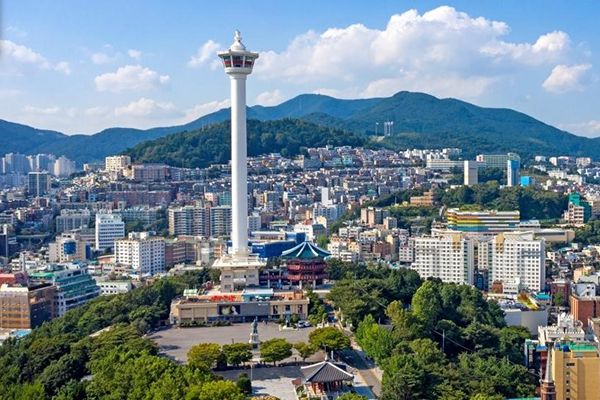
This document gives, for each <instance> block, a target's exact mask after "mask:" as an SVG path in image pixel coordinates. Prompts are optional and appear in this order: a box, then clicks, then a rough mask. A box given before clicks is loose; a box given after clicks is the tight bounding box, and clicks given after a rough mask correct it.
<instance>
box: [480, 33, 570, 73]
mask: <svg viewBox="0 0 600 400" xmlns="http://www.w3.org/2000/svg"><path fill="white" fill-rule="evenodd" d="M570 44H571V40H570V38H569V35H567V34H566V33H565V32H561V31H554V32H550V33H547V34H545V35H542V36H540V37H539V38H538V39H537V40H536V42H535V43H533V44H531V43H508V42H503V41H494V42H492V43H489V44H488V45H486V46H484V47H483V48H482V53H483V54H487V55H489V56H490V57H492V58H495V59H497V60H498V59H502V58H508V59H512V60H513V61H516V62H519V63H522V64H528V65H541V64H545V63H548V62H553V61H556V60H558V59H560V58H561V57H562V56H564V55H565V53H566V52H567V50H568V49H569V47H570Z"/></svg>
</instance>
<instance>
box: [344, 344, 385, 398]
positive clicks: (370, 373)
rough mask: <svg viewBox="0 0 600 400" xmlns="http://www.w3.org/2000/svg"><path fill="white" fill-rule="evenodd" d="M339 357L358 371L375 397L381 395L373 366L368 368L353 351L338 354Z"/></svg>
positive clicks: (356, 352) (379, 382)
mask: <svg viewBox="0 0 600 400" xmlns="http://www.w3.org/2000/svg"><path fill="white" fill-rule="evenodd" d="M340 357H341V358H342V360H344V362H345V363H347V364H348V365H349V366H351V367H352V368H355V369H357V370H358V373H359V374H360V376H361V377H362V378H363V380H364V381H365V383H366V384H367V385H368V386H369V388H371V391H372V392H373V394H374V395H375V396H378V397H379V396H380V395H381V380H380V379H379V377H378V375H377V373H376V371H375V367H374V366H369V365H367V363H366V362H365V360H364V359H363V358H362V357H361V356H360V355H359V354H358V351H357V350H355V349H348V350H344V351H342V352H340Z"/></svg>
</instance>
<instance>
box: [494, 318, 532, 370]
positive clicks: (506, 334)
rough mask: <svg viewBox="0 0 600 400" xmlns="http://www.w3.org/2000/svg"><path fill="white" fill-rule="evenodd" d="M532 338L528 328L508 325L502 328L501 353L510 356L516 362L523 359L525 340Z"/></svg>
mask: <svg viewBox="0 0 600 400" xmlns="http://www.w3.org/2000/svg"><path fill="white" fill-rule="evenodd" d="M529 338H531V334H530V333H529V331H528V330H527V328H525V327H522V326H507V327H505V328H502V329H501V330H500V355H501V356H506V357H508V359H509V360H511V361H512V362H514V363H521V362H522V361H523V350H524V349H523V347H524V344H525V340H526V339H529Z"/></svg>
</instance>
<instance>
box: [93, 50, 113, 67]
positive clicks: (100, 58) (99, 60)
mask: <svg viewBox="0 0 600 400" xmlns="http://www.w3.org/2000/svg"><path fill="white" fill-rule="evenodd" d="M91 59H92V62H93V63H94V64H96V65H104V64H110V63H112V62H113V61H115V59H116V57H115V56H109V55H108V54H106V53H103V52H97V53H93V54H92V55H91Z"/></svg>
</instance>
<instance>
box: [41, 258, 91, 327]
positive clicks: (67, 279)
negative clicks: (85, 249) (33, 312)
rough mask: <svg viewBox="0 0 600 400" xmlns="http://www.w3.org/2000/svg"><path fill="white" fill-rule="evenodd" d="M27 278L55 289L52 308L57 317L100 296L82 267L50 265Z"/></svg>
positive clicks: (85, 269)
mask: <svg viewBox="0 0 600 400" xmlns="http://www.w3.org/2000/svg"><path fill="white" fill-rule="evenodd" d="M29 276H30V278H31V279H32V280H33V281H40V282H46V283H50V284H52V285H54V286H55V287H56V292H55V295H54V308H55V311H56V315H57V316H59V317H60V316H62V315H64V314H65V313H66V312H67V311H69V310H71V309H73V308H75V307H79V306H81V305H83V304H85V303H87V302H88V301H90V300H92V299H94V298H96V297H98V296H99V295H100V288H99V287H98V285H96V282H95V281H94V279H93V278H92V276H91V275H89V274H88V272H87V268H86V267H85V266H83V265H79V264H52V265H50V266H48V267H47V268H46V269H45V270H42V271H38V272H32V273H31V274H30V275H29Z"/></svg>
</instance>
